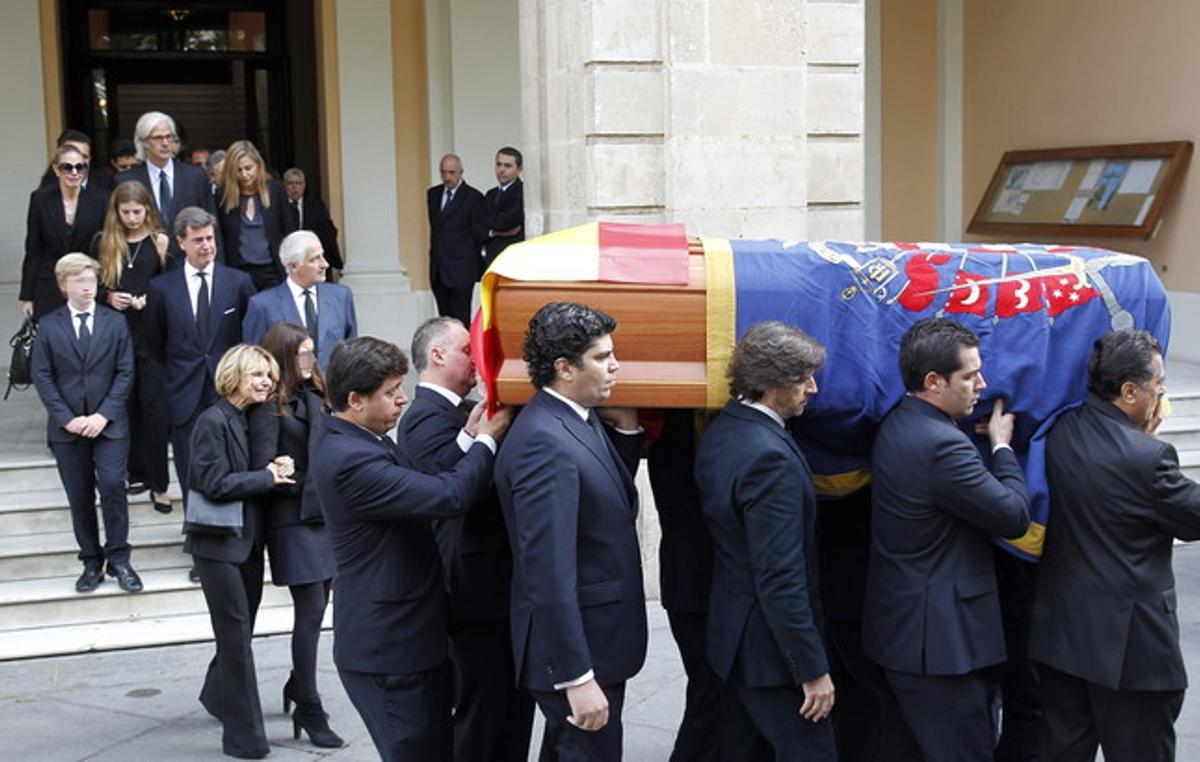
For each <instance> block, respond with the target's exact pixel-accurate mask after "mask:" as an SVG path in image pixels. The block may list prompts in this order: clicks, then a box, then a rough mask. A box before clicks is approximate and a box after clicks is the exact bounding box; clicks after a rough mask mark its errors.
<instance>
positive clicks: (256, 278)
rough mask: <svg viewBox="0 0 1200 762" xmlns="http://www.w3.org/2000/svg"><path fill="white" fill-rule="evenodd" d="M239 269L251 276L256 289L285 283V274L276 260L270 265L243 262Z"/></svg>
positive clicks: (262, 289)
mask: <svg viewBox="0 0 1200 762" xmlns="http://www.w3.org/2000/svg"><path fill="white" fill-rule="evenodd" d="M238 269H239V270H241V271H242V272H244V273H246V274H247V275H249V276H250V282H251V283H253V284H254V290H255V291H266V290H267V289H268V288H274V287H275V286H278V285H279V284H280V283H283V275H282V274H280V272H279V268H278V267H277V266H276V265H275V263H274V262H272V263H271V264H269V265H251V264H246V263H245V262H243V263H242V264H240V265H238Z"/></svg>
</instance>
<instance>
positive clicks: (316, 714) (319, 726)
mask: <svg viewBox="0 0 1200 762" xmlns="http://www.w3.org/2000/svg"><path fill="white" fill-rule="evenodd" d="M301 728H303V729H304V732H305V733H308V740H309V741H311V742H312V745H313V746H317V747H319V748H322V749H336V748H338V747H340V746H343V745H344V744H345V743H346V742H345V741H343V740H342V737H341V736H339V735H338V734H337V733H334V732H333V731H332V730H330V729H329V715H327V714H325V709H324V708H323V707H322V706H321V699H312V700H311V701H308V700H303V699H298V700H297V701H296V713H295V714H293V715H292V740H294V741H299V740H300V729H301Z"/></svg>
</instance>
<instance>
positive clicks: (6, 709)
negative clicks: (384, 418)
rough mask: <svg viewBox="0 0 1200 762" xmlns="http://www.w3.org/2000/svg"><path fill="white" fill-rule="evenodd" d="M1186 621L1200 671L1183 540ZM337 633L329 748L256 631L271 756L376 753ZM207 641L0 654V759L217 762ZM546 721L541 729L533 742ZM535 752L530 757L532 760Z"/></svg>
mask: <svg viewBox="0 0 1200 762" xmlns="http://www.w3.org/2000/svg"><path fill="white" fill-rule="evenodd" d="M1175 571H1176V577H1177V585H1178V586H1177V588H1176V589H1177V591H1178V594H1179V620H1180V631H1181V635H1182V640H1183V647H1184V658H1185V660H1186V662H1187V666H1188V672H1189V673H1190V674H1192V675H1200V546H1193V545H1181V546H1178V547H1177V548H1176V553H1175ZM646 608H647V611H648V613H649V618H650V652H649V656H648V658H647V660H646V666H645V668H644V669H643V670H642V672H641V673H640V674H639V675H638V676H637V677H636V678H634V679H633V680H632V681H631V682H630V684H629V692H628V698H627V701H626V705H625V714H624V717H625V759H626V760H629V762H656V761H658V760H666V759H667V757H668V755H669V753H670V750H671V743H672V741H673V739H674V734H675V726H676V723H677V722H678V720H679V717H680V714H681V712H682V709H683V689H684V681H683V667H682V665H681V664H680V662H679V655H678V653H677V651H676V650H675V644H674V642H673V641H672V640H671V634H670V630H669V628H668V627H667V620H666V616H665V614H664V613H663V611H662V608H661V607H660V606H659V605H658V603H657V602H654V601H650V602H648V603H647V604H646ZM331 642H332V637H331V636H330V634H329V633H326V634H325V636H324V637H323V638H322V639H321V656H320V661H319V663H320V665H321V667H322V669H321V674H320V676H319V680H320V685H321V689H322V694H323V696H324V699H325V707H326V709H327V710H328V711H329V713H330V715H331V719H330V723H331V726H332V727H333V728H334V730H336V731H337V732H338V733H339V734H341V735H342V736H343V737H344V738H345V739H346V740H347V742H348V744H347V746H346V747H344V748H342V749H337V750H332V751H322V750H319V749H316V748H315V747H313V746H312V745H310V744H309V743H308V742H307V740H306V739H303V738H302V740H300V741H293V740H292V738H291V721H290V720H289V719H288V718H285V717H284V716H283V715H282V714H280V690H281V688H282V686H283V682H284V680H285V679H286V678H287V673H288V669H289V658H290V657H289V651H288V639H287V637H286V636H273V637H266V638H259V639H256V640H255V643H254V651H255V658H256V660H257V664H258V678H259V693H260V695H261V697H262V701H263V709H264V712H265V717H266V726H267V737H268V738H269V739H270V741H271V750H272V753H271V759H279V760H305V759H315V758H317V757H329V758H333V759H337V760H347V761H349V760H374V759H377V756H376V754H375V749H374V747H373V746H372V745H371V740H370V738H369V737H368V736H367V733H366V729H365V728H364V727H363V725H362V723H361V722H360V721H359V719H358V716H357V715H356V714H355V712H354V709H353V707H352V706H350V703H349V701H348V700H347V699H346V696H345V693H344V692H343V691H342V688H341V685H340V683H339V682H338V679H337V674H336V672H335V671H334V669H333V664H332V661H331V656H330V646H331ZM211 655H212V644H211V643H199V644H191V645H182V646H167V647H160V648H145V649H138V650H130V651H109V652H104V653H95V654H86V655H81V656H64V657H55V658H46V659H30V660H24V661H10V662H2V663H0V728H3V733H4V746H3V747H2V748H0V759H12V760H34V761H36V762H43V761H45V762H58V761H59V760H63V761H66V760H121V762H128V761H130V760H135V761H140V760H162V759H172V760H218V759H226V757H224V756H223V755H222V754H221V752H220V748H221V740H220V739H221V735H220V734H221V730H220V726H219V725H218V724H217V722H216V721H215V720H213V719H211V718H210V717H209V716H208V715H207V714H206V713H205V712H204V710H203V709H201V708H200V705H199V703H198V702H197V701H196V695H197V693H198V692H199V689H200V678H201V675H203V673H204V668H205V666H206V664H207V663H208V660H209V658H210V657H211ZM1176 730H1177V732H1178V736H1179V743H1178V758H1179V759H1181V760H1188V759H1200V703H1198V702H1197V701H1195V700H1193V699H1192V698H1191V697H1190V696H1189V698H1188V699H1187V700H1185V701H1184V706H1183V713H1182V714H1181V716H1180V718H1179V721H1178V723H1177V724H1176ZM540 738H541V730H540V727H539V728H535V730H534V739H535V740H534V746H535V747H536V745H537V742H538V740H539V739H540ZM534 758H535V755H531V757H530V759H534Z"/></svg>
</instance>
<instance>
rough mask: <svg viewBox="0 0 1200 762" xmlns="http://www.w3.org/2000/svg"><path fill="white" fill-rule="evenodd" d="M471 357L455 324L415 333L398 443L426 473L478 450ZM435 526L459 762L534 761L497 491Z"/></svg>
mask: <svg viewBox="0 0 1200 762" xmlns="http://www.w3.org/2000/svg"><path fill="white" fill-rule="evenodd" d="M470 351H471V335H470V334H469V333H467V329H466V328H464V327H463V324H462V323H460V322H459V321H457V320H455V319H454V318H450V317H436V318H433V319H431V320H428V321H426V322H425V323H423V324H422V325H421V326H420V327H419V328H417V331H416V333H415V334H413V343H412V357H413V364H414V365H415V366H416V369H417V372H418V373H420V383H419V384H418V385H417V393H416V398H415V399H414V400H413V403H412V406H411V407H409V409H408V412H407V413H405V414H404V417H403V418H401V419H400V429H399V440H400V446H401V448H402V449H403V450H404V452H405V453H406V454H407V456H408V458H409V460H410V462H411V463H412V464H413V466H415V467H416V468H419V469H420V470H421V471H424V472H425V473H427V474H437V473H441V472H443V471H449V470H450V469H452V468H454V466H455V465H457V464H458V462H459V461H460V460H462V459H463V458H464V457H466V454H467V453H468V452H470V450H471V445H472V443H473V441H474V436H475V432H476V431H477V429H478V418H479V414H480V413H482V411H483V406H482V404H483V403H479V404H473V403H471V402H468V401H466V400H465V399H464V398H465V397H466V395H467V393H468V392H470V391H471V390H472V389H473V388H475V382H476V375H475V364H474V363H473V362H472V361H471V354H470ZM469 413H470V415H469ZM433 527H434V533H435V534H436V536H437V540H438V549H439V551H440V552H441V555H442V560H443V562H444V563H445V567H446V575H447V579H446V582H447V587H448V588H449V592H450V649H451V654H450V656H451V663H452V664H453V667H454V673H455V684H456V690H455V711H454V758H455V759H458V760H463V761H464V762H466V760H477V759H482V760H494V761H495V762H500V760H511V761H512V762H525V759H526V758H527V757H528V756H529V736H530V733H531V731H532V729H533V698H532V697H531V696H530V695H529V694H528V693H527V692H526V691H524V690H522V689H520V688H517V687H516V673H515V671H514V668H513V655H512V639H511V637H510V635H509V626H508V599H509V580H510V578H511V577H512V553H511V551H510V549H509V546H508V534H507V532H506V531H505V529H504V516H503V515H502V514H501V512H500V503H499V500H498V499H497V498H496V493H495V491H494V490H488V493H487V495H486V496H485V497H484V498H483V499H482V500H480V501H479V502H478V503H476V504H475V505H473V506H472V507H471V511H470V513H468V514H467V515H466V516H465V517H462V518H456V519H440V520H437V521H435V522H434V525H433Z"/></svg>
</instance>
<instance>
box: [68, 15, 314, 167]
mask: <svg viewBox="0 0 1200 762" xmlns="http://www.w3.org/2000/svg"><path fill="white" fill-rule="evenodd" d="M59 2H60V18H61V19H62V49H63V59H64V61H63V64H64V67H63V71H64V73H65V76H66V80H65V81H66V87H65V88H64V89H65V93H66V124H67V126H69V127H74V128H76V129H81V130H83V131H84V132H87V133H88V134H89V135H91V136H92V140H93V143H94V145H93V149H92V153H93V157H94V158H93V161H94V163H95V165H96V166H97V167H105V166H107V165H108V156H109V151H110V148H111V145H112V143H113V142H114V141H115V140H118V139H122V138H125V139H128V138H131V137H132V136H133V130H134V125H135V124H136V122H137V119H138V117H139V116H141V115H142V114H143V113H144V112H146V111H162V112H165V113H167V114H169V115H171V117H172V118H173V119H174V120H175V123H176V126H177V127H178V129H179V133H180V138H181V139H182V140H183V142H184V145H183V151H184V152H189V151H191V150H192V149H196V148H204V149H209V150H215V149H217V148H225V147H227V146H228V145H229V144H230V143H231V142H233V141H234V140H238V139H241V138H248V139H249V140H251V141H253V142H254V144H255V145H256V146H258V148H259V150H260V151H261V152H262V154H263V157H264V158H265V159H266V161H267V165H268V166H269V167H270V168H271V169H272V170H273V171H274V172H275V173H276V175H277V176H278V175H279V174H281V173H282V172H283V170H284V169H286V168H288V167H290V166H299V167H301V168H303V169H304V170H305V173H306V174H307V175H308V184H309V187H311V188H320V187H321V186H320V180H321V177H320V174H321V173H320V154H319V150H318V149H319V143H318V140H319V136H318V135H317V124H318V119H317V111H316V95H315V94H316V45H315V39H316V34H315V30H314V21H313V2H312V0H285V1H282V2H274V1H268V0H241V1H240V2H233V1H225V2H219V1H217V0H211V1H209V0H205V1H197V2H185V1H180V2H170V3H163V2H146V1H145V0H59Z"/></svg>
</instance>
